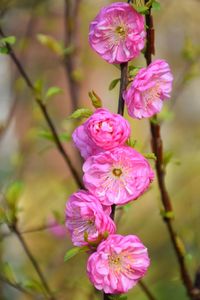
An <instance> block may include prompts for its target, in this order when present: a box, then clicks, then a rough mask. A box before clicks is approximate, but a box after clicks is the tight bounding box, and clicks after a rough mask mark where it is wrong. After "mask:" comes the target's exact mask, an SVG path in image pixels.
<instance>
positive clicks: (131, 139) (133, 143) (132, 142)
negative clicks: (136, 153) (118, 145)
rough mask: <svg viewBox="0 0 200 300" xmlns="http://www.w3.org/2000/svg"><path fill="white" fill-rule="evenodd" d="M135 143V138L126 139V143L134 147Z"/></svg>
mask: <svg viewBox="0 0 200 300" xmlns="http://www.w3.org/2000/svg"><path fill="white" fill-rule="evenodd" d="M136 143H137V140H135V139H133V138H129V139H128V141H127V145H128V146H130V147H132V148H134V147H135V145H136Z"/></svg>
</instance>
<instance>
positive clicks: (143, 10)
mask: <svg viewBox="0 0 200 300" xmlns="http://www.w3.org/2000/svg"><path fill="white" fill-rule="evenodd" d="M131 5H132V6H133V8H134V9H135V10H136V11H137V12H138V13H140V14H141V15H146V14H148V13H149V8H148V6H146V5H141V6H138V5H136V4H134V3H132V4H131Z"/></svg>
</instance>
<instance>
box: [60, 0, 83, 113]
mask: <svg viewBox="0 0 200 300" xmlns="http://www.w3.org/2000/svg"><path fill="white" fill-rule="evenodd" d="M80 3H81V0H72V1H71V0H65V19H64V20H65V23H64V24H65V47H66V48H67V47H72V49H73V50H72V53H70V54H68V55H65V58H64V63H65V72H66V76H67V80H68V83H69V91H70V96H71V103H72V109H73V110H76V109H77V108H78V100H79V93H80V83H79V82H78V81H77V80H76V79H75V78H74V76H73V75H74V71H76V69H77V65H78V61H77V60H78V57H77V53H78V43H79V42H78V41H79V39H78V28H79V26H78V23H79V7H80Z"/></svg>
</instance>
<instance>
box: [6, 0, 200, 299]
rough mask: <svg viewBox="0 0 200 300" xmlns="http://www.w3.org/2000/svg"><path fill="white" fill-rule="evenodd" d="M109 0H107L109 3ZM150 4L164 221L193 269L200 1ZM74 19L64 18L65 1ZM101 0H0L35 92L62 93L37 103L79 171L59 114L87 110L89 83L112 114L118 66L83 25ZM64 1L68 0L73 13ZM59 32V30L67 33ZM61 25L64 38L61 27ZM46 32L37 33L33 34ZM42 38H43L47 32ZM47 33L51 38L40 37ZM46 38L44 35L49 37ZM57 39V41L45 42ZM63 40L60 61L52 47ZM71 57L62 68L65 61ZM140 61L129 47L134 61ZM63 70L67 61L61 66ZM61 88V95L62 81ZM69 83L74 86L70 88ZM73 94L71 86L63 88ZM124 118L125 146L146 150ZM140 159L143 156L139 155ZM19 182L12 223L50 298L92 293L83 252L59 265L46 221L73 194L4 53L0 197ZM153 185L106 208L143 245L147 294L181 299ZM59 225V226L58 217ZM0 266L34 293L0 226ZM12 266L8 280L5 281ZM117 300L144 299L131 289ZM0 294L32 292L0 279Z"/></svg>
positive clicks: (197, 247)
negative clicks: (160, 66) (166, 76)
mask: <svg viewBox="0 0 200 300" xmlns="http://www.w3.org/2000/svg"><path fill="white" fill-rule="evenodd" d="M110 2H112V1H110ZM160 2H161V9H160V10H159V11H155V12H154V26H155V34H156V42H155V46H156V55H155V58H163V59H166V60H167V61H168V63H169V64H170V66H171V69H172V71H173V74H174V89H173V93H172V98H171V100H170V101H168V102H167V103H166V102H165V104H164V110H163V112H162V113H161V114H160V120H161V122H162V136H163V140H164V149H165V162H166V171H167V174H166V182H167V187H168V190H169V193H170V195H171V198H172V202H173V207H174V211H175V221H174V226H175V227H176V230H177V232H178V233H179V235H180V237H181V238H182V241H183V244H184V245H185V250H186V262H187V266H188V268H189V270H190V272H191V276H192V277H194V276H195V273H196V271H197V269H198V266H199V265H200V235H199V229H200V227H199V220H200V218H199V216H200V204H199V200H200V199H199V195H200V184H199V183H200V172H199V170H200V101H199V86H200V77H199V75H200V74H199V70H200V58H199V54H200V44H199V41H200V27H199V24H200V14H199V10H200V1H198V0H182V1H173V0H162V1H160ZM67 3H70V5H71V8H72V9H71V11H70V13H72V14H73V13H74V14H75V15H76V18H73V17H71V18H69V15H68V14H69V12H68V11H67V9H66V6H65V5H66V4H67ZM107 3H109V1H106V0H98V1H94V0H82V1H80V0H77V1H75V0H74V1H71V2H70V1H69V0H65V1H64V0H57V1H50V0H38V1H36V0H29V1H27V0H1V1H0V15H1V27H2V28H3V30H4V33H5V34H6V35H8V36H15V37H16V43H15V44H14V45H13V48H14V50H15V52H16V54H17V56H18V57H19V59H20V61H21V63H22V65H23V66H24V68H25V70H26V71H27V73H28V74H29V76H30V78H31V80H32V81H33V82H34V83H36V84H37V86H40V87H41V89H42V93H43V95H45V93H46V92H47V90H48V89H49V88H50V87H52V86H57V87H59V88H61V89H62V93H60V94H58V95H54V96H52V97H51V99H49V100H47V102H46V103H47V104H46V105H47V109H48V111H49V114H50V116H51V118H52V120H53V121H54V123H55V125H56V128H57V130H58V132H59V133H60V134H61V135H62V140H63V144H64V147H65V149H66V152H67V153H68V154H69V156H70V159H71V160H72V161H73V163H74V165H75V166H76V169H77V170H78V172H79V173H80V174H81V163H82V162H81V159H80V158H79V156H78V154H77V153H76V150H75V148H74V146H73V144H72V142H71V141H70V136H71V133H72V131H73V128H74V127H75V126H76V125H77V120H75V121H74V120H71V119H69V118H68V117H69V115H70V114H71V113H72V111H73V110H74V109H75V108H81V107H87V108H92V106H91V102H90V100H89V97H88V92H89V91H91V90H94V91H95V92H96V93H97V94H98V95H99V96H100V97H101V99H102V100H103V103H104V106H105V107H107V108H109V109H110V110H111V111H113V112H116V110H117V100H118V92H119V91H118V89H119V86H116V88H115V89H113V90H112V91H110V90H109V85H110V82H111V81H112V80H113V79H115V78H118V77H119V70H118V69H117V68H116V67H115V66H112V65H109V64H107V63H106V62H104V61H102V59H101V58H100V57H99V56H98V55H97V54H95V53H94V52H93V51H92V50H91V49H90V48H89V45H88V26H89V23H90V21H91V20H92V19H93V18H94V17H95V15H96V14H97V12H98V11H99V9H100V8H101V7H102V6H104V5H106V4H107ZM75 4H78V6H77V12H76V11H75V10H76V7H75V6H74V5H75ZM70 30H71V31H70ZM70 32H71V33H72V37H70V34H69V33H70ZM45 37H46V39H45ZM47 37H48V38H47ZM50 37H51V38H50ZM52 38H53V40H52ZM55 41H57V42H55ZM63 48H65V59H63V56H62V54H61V52H62V51H60V49H63ZM70 62H71V67H70ZM134 64H135V65H139V66H144V65H145V61H144V58H143V56H142V55H141V56H140V57H139V58H138V59H137V60H135V62H134ZM70 68H71V69H70ZM72 86H73V91H71V90H70V89H71V87H72ZM74 91H75V92H74ZM73 93H75V94H73ZM126 117H127V119H128V120H129V122H130V123H131V126H132V138H133V139H135V140H136V141H137V143H136V149H138V150H140V151H141V152H143V153H146V152H150V151H151V150H150V132H149V124H148V120H141V121H135V120H133V119H130V117H129V116H128V115H127V114H126ZM151 163H152V165H153V164H154V162H153V161H151ZM16 181H18V182H19V181H20V183H22V184H23V190H22V191H21V193H20V194H19V199H18V204H17V205H18V208H20V209H19V212H18V214H17V215H18V226H19V230H20V231H21V232H22V233H23V237H24V239H25V241H26V242H27V244H28V246H29V248H30V249H31V252H32V253H33V255H34V257H35V258H36V260H37V262H38V264H39V265H40V266H41V268H42V270H43V272H44V274H45V276H46V277H47V279H48V282H49V285H50V286H51V288H52V289H53V290H55V291H57V298H58V299H59V300H69V299H70V300H73V299H76V300H85V299H90V300H92V299H94V300H95V299H101V295H100V294H98V293H96V292H95V291H94V289H93V287H92V286H91V284H90V282H89V280H88V279H87V276H86V271H85V270H86V268H85V266H86V260H87V256H86V254H81V255H79V256H77V257H75V258H73V259H71V260H70V261H68V262H67V263H64V262H63V257H64V254H65V252H66V251H67V250H68V249H70V248H71V247H72V244H71V241H70V238H69V236H68V233H67V232H66V230H65V228H64V226H63V227H61V229H62V230H61V233H62V234H61V236H56V235H55V234H54V232H53V230H51V229H49V228H48V227H49V225H51V224H52V222H54V220H55V219H56V221H57V222H59V223H60V224H63V223H64V210H65V203H66V201H67V198H68V196H69V195H70V194H71V193H72V192H74V191H76V190H77V187H76V184H75V182H74V181H73V178H72V176H71V174H70V171H69V169H68V168H67V166H66V164H65V162H64V160H63V158H62V157H61V155H60V154H59V152H58V150H57V148H56V147H55V145H54V143H53V142H52V140H51V136H49V132H48V127H47V125H46V123H45V121H44V118H43V116H42V114H41V112H40V110H39V109H38V106H37V105H36V103H35V102H34V99H33V96H32V94H31V93H30V91H29V89H28V88H27V86H26V85H25V83H24V81H23V80H22V78H21V76H20V74H19V73H18V71H17V70H16V68H15V66H14V64H13V62H12V61H11V59H10V57H9V55H5V54H2V55H0V189H1V198H0V204H1V206H2V207H3V206H4V205H5V203H4V195H5V193H6V191H7V189H9V187H10V185H12V184H13V183H14V182H16ZM161 209H162V205H161V201H160V195H159V191H158V188H157V182H156V181H155V182H154V183H153V184H152V187H151V189H150V190H149V191H148V192H146V193H145V195H143V196H142V197H141V198H140V199H139V200H138V201H135V202H134V203H132V204H131V205H128V206H127V207H125V209H118V211H117V222H118V232H119V233H122V234H137V235H138V236H139V237H140V238H141V239H142V241H143V242H144V244H145V245H146V246H147V247H148V249H149V253H150V257H151V267H150V269H149V271H148V274H147V276H146V277H145V279H144V282H145V283H146V284H147V285H148V287H149V288H150V289H151V291H152V293H153V294H154V295H155V296H156V299H159V300H168V299H169V298H170V299H171V300H179V299H180V300H186V299H187V296H186V294H185V290H184V287H183V286H182V283H181V280H180V276H179V271H178V264H177V262H176V259H175V255H174V252H173V249H172V246H171V244H170V240H169V236H168V232H167V230H166V227H165V224H164V223H163V221H162V218H161V215H160V210H161ZM61 226H62V225H61ZM0 261H1V264H0V274H4V275H5V276H7V277H9V279H12V280H14V281H17V282H20V283H22V285H24V286H26V287H27V288H28V289H29V290H32V291H33V292H37V291H41V287H40V285H39V283H38V282H39V279H38V277H37V274H36V273H35V271H34V269H33V268H32V265H31V263H30V261H29V259H28V258H27V255H26V253H25V252H24V249H23V248H22V245H21V244H20V242H19V240H18V239H17V237H16V236H15V234H12V233H10V231H9V229H8V228H7V226H6V225H5V224H2V225H1V227H0ZM12 273H14V276H15V279H13V275H12ZM128 296H129V299H137V300H146V299H147V298H146V295H145V294H144V293H143V292H142V291H141V289H140V287H138V286H137V287H135V288H134V289H133V290H131V291H130V293H129V294H128ZM0 299H2V300H13V299H15V300H26V299H27V300H29V299H40V298H38V297H37V296H36V295H35V296H28V295H26V294H23V293H21V292H19V291H17V290H16V289H13V288H11V287H9V286H8V285H7V284H6V283H3V282H0Z"/></svg>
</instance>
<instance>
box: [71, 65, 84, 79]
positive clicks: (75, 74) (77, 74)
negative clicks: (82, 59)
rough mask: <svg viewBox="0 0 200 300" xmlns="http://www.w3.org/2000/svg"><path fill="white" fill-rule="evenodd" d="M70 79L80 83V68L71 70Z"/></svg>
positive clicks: (81, 77) (81, 75)
mask: <svg viewBox="0 0 200 300" xmlns="http://www.w3.org/2000/svg"><path fill="white" fill-rule="evenodd" d="M71 78H72V79H73V80H74V81H76V82H81V81H82V80H83V70H82V69H81V68H77V69H75V70H73V72H72V73H71Z"/></svg>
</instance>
